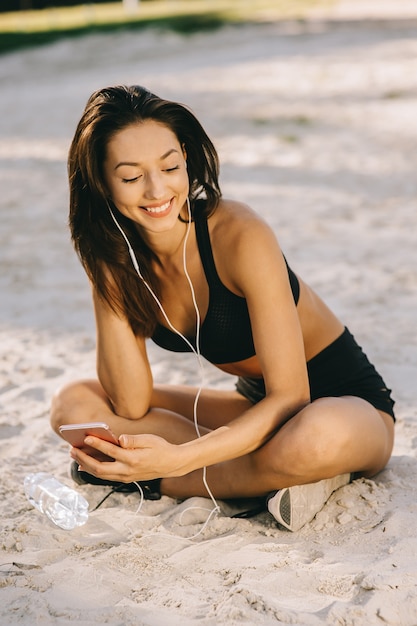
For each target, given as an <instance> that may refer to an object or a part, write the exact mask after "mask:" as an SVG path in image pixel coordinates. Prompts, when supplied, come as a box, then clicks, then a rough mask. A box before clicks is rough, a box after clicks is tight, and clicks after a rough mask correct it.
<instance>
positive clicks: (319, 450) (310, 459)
mask: <svg viewBox="0 0 417 626" xmlns="http://www.w3.org/2000/svg"><path fill="white" fill-rule="evenodd" d="M195 393H196V390H195V389H193V388H190V387H186V386H183V387H174V386H159V387H156V388H155V391H154V396H153V400H152V406H153V407H154V408H151V410H150V411H149V413H148V414H147V415H146V416H145V417H143V418H140V419H137V420H132V419H126V418H123V417H120V416H118V415H116V414H115V413H114V412H113V410H112V407H111V405H110V403H109V401H108V399H107V397H106V395H105V393H104V391H103V389H102V387H101V386H100V384H99V383H98V382H97V381H92V380H88V381H80V382H77V383H71V384H70V385H67V386H66V387H64V388H63V389H61V390H60V391H59V392H58V393H57V394H56V396H55V397H54V399H53V402H52V410H51V424H52V427H53V429H54V430H55V431H56V432H58V427H59V426H60V425H61V424H64V423H77V422H78V423H80V422H89V421H104V422H106V423H108V424H109V426H110V428H111V429H112V430H113V432H114V433H115V434H116V435H121V434H123V433H125V434H140V433H152V434H156V435H160V436H162V437H164V438H165V439H167V440H168V441H170V442H172V443H183V442H185V441H190V440H191V439H194V438H195V437H196V431H195V427H194V424H193V421H192V420H193V405H194V398H195ZM249 407H250V403H249V401H248V400H246V399H245V398H243V397H242V396H241V395H240V394H239V393H237V392H235V391H223V390H205V391H203V392H202V394H201V397H200V400H199V403H198V410H197V412H198V423H199V427H200V431H201V433H202V434H203V433H204V432H207V430H208V429H213V428H217V427H218V426H220V425H222V424H226V423H228V422H229V421H231V420H232V419H234V418H235V417H237V416H238V415H240V414H241V413H242V412H243V411H244V410H245V409H248V408H249ZM393 441H394V425H393V420H392V418H391V417H390V416H389V415H387V414H385V413H382V412H379V411H377V410H376V409H375V408H374V407H372V406H371V405H370V404H369V403H367V402H366V401H364V400H362V399H360V398H356V397H351V396H349V397H342V398H321V399H319V400H316V401H315V402H313V403H311V404H309V405H308V406H306V407H305V408H304V409H303V410H302V411H300V412H299V413H298V414H297V415H295V416H294V417H293V418H292V419H291V420H289V421H288V422H287V423H286V424H285V425H284V426H282V428H280V429H279V430H278V431H277V432H276V434H275V435H273V436H272V437H271V439H270V440H269V441H268V442H267V443H266V444H265V445H264V446H262V447H261V448H259V449H258V450H256V451H255V452H252V453H251V454H249V455H246V456H242V457H240V458H238V459H233V460H231V461H227V462H224V463H220V464H217V465H213V466H211V467H209V468H208V469H207V480H208V484H209V486H210V489H211V490H212V492H213V494H214V496H215V497H217V498H223V499H226V498H240V497H255V496H262V495H265V494H267V493H268V492H270V491H273V490H277V489H282V488H283V487H290V486H292V485H299V484H306V483H311V482H317V481H319V480H321V479H323V478H330V477H333V476H336V475H339V474H344V473H350V472H359V473H362V475H363V476H368V477H369V476H373V475H374V474H376V473H377V472H378V471H380V470H382V469H383V467H384V466H385V465H386V463H387V462H388V460H389V458H390V455H391V452H392V447H393ZM161 492H162V493H163V494H165V495H168V496H171V497H176V498H181V499H183V498H187V497H190V496H198V495H200V496H205V495H207V492H206V490H205V487H204V485H203V481H202V471H201V470H197V471H195V472H192V473H190V474H187V475H186V476H182V477H179V478H166V479H163V480H162V481H161Z"/></svg>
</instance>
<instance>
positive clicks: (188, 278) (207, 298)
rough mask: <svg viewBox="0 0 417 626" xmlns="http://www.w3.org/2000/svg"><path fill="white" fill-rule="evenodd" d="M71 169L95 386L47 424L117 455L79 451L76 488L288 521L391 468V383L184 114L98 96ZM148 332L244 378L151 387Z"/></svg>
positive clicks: (130, 97) (139, 100) (147, 98)
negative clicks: (229, 194) (221, 175)
mask: <svg viewBox="0 0 417 626" xmlns="http://www.w3.org/2000/svg"><path fill="white" fill-rule="evenodd" d="M69 174H70V226H71V233H72V238H73V242H74V245H75V248H76V250H77V252H78V254H79V256H80V258H81V261H82V263H83V266H84V268H85V270H86V272H87V274H88V276H89V278H90V281H91V286H92V293H93V303H94V308H95V315H96V325H97V373H98V380H87V381H78V382H75V383H72V384H69V385H67V386H66V387H65V388H64V389H61V390H60V391H59V392H58V393H57V394H56V396H55V398H54V401H53V406H52V426H53V428H54V429H55V430H56V432H59V428H60V426H61V425H63V424H65V423H72V424H76V423H80V422H85V421H86V418H88V419H89V420H91V421H97V420H100V421H104V422H107V424H108V425H109V426H110V428H111V430H112V431H113V432H114V433H115V435H116V437H118V442H119V444H120V445H115V444H113V443H110V442H108V441H101V440H100V439H98V438H97V437H91V436H89V437H87V438H86V440H85V444H86V445H88V446H90V447H92V448H95V449H96V450H98V451H99V452H101V453H103V454H105V455H107V456H109V457H111V458H112V459H114V461H112V462H101V461H99V460H97V458H94V457H93V456H89V455H88V454H86V452H85V450H82V449H75V448H73V450H72V453H71V454H72V457H73V459H74V460H75V462H76V463H75V465H74V468H73V469H74V471H73V476H74V478H75V479H76V480H77V481H78V482H83V481H84V482H90V483H94V484H115V483H116V484H120V483H124V484H125V483H126V484H132V483H139V484H140V485H141V486H142V488H143V489H144V491H145V493H148V494H151V495H152V497H155V493H156V494H157V496H159V494H161V493H162V494H166V495H170V496H173V497H176V498H186V497H190V496H197V495H206V494H207V490H208V489H209V493H210V494H214V496H215V497H218V498H227V499H231V498H242V497H248V498H253V497H258V498H260V500H261V501H262V502H263V503H264V505H265V506H266V505H267V506H268V509H269V511H270V512H271V513H272V514H273V515H274V517H275V518H276V519H277V521H278V522H279V523H280V524H281V525H283V526H285V527H286V528H288V529H290V530H297V529H298V528H300V527H301V526H302V525H303V524H304V523H306V522H308V521H309V520H311V519H312V517H313V516H314V515H315V513H316V512H317V511H318V510H319V509H320V508H321V507H322V506H323V504H324V503H325V501H326V499H327V498H328V496H329V495H330V494H331V493H332V491H333V490H335V489H337V488H339V487H341V486H343V485H345V484H346V483H347V482H349V480H350V479H351V476H352V474H356V475H358V476H372V475H373V474H375V473H376V472H378V471H379V470H381V469H382V468H383V467H384V466H385V464H386V463H387V461H388V459H389V457H390V455H391V451H392V446H393V433H394V413H393V404H394V402H393V400H392V399H391V396H390V390H389V389H388V388H387V387H386V385H385V383H384V381H383V380H382V378H381V376H380V375H379V374H378V373H377V371H376V370H375V368H374V366H373V365H372V364H371V363H370V362H369V361H368V359H367V357H366V355H365V354H364V353H363V352H362V349H361V348H360V347H359V346H358V345H357V343H356V341H355V339H354V338H353V336H352V335H351V334H350V332H349V331H348V329H347V328H345V327H344V325H343V324H342V322H341V321H340V320H339V319H338V318H337V317H336V316H335V315H334V314H333V313H332V312H331V311H330V310H329V308H328V307H327V306H326V305H325V303H324V302H323V301H322V300H321V299H320V298H319V296H318V295H317V294H316V293H315V292H314V291H313V290H312V289H311V288H310V287H309V286H308V285H307V283H305V282H304V281H303V280H302V279H301V278H300V277H299V276H296V275H295V273H294V272H293V271H292V270H291V268H290V267H289V266H288V265H287V263H286V260H285V257H284V255H283V253H282V251H281V249H280V246H279V244H278V241H277V238H276V236H275V233H274V232H272V230H271V229H270V228H269V227H268V225H267V224H265V222H264V221H263V220H262V219H261V218H260V217H259V216H258V215H257V214H256V213H255V212H254V211H252V210H251V209H250V208H249V207H248V206H246V205H244V204H242V203H240V202H236V201H232V200H226V199H224V198H222V196H221V193H220V188H219V184H218V160H217V154H216V151H215V148H214V146H213V144H212V142H211V141H210V139H209V138H208V137H207V135H206V133H205V131H204V129H203V128H202V126H201V124H200V123H199V122H198V120H197V119H196V118H195V116H194V115H193V114H192V113H191V112H190V111H189V110H188V109H187V108H186V107H184V106H183V105H180V104H177V103H174V102H169V101H166V100H163V99H161V98H159V97H157V96H155V95H154V94H151V93H150V92H148V91H147V90H146V89H144V88H142V87H135V86H134V87H123V86H122V87H110V88H107V89H103V90H100V91H98V92H96V93H94V94H93V95H92V96H91V98H90V99H89V101H88V103H87V106H86V109H85V111H84V114H83V116H82V118H81V120H80V122H79V125H78V127H77V130H76V133H75V136H74V139H73V142H72V145H71V149H70V154H69ZM149 338H151V339H153V340H154V341H155V342H156V343H158V344H159V345H160V346H162V347H163V348H166V349H168V350H172V351H194V352H195V353H196V354H197V355H198V356H199V355H200V354H201V355H202V356H204V357H205V358H206V359H208V360H209V361H210V362H211V363H213V364H214V365H215V366H216V367H218V368H220V369H222V370H223V371H224V372H227V373H229V374H231V375H237V376H239V378H238V381H237V384H236V389H235V390H233V391H225V390H213V389H199V390H196V389H193V388H188V387H185V386H181V387H179V386H161V385H154V383H153V377H152V371H151V367H150V364H149V361H148V357H147V351H146V340H147V339H149ZM197 421H198V425H197ZM78 466H80V468H81V471H80V472H79V471H78V470H77V467H78ZM207 481H208V482H207ZM208 485H209V486H210V487H208Z"/></svg>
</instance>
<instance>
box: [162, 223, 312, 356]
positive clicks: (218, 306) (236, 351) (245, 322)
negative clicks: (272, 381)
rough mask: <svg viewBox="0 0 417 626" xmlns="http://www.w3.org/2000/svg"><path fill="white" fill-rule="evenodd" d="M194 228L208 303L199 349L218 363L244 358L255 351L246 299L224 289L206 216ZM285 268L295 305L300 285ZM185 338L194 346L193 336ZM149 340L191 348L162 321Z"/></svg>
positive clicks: (179, 348) (183, 349)
mask: <svg viewBox="0 0 417 626" xmlns="http://www.w3.org/2000/svg"><path fill="white" fill-rule="evenodd" d="M195 230H196V237H197V245H198V250H199V253H200V258H201V262H202V264H203V269H204V273H205V275H206V279H207V283H208V286H209V306H208V310H207V314H206V317H205V319H204V321H203V323H202V325H201V328H200V352H201V354H202V355H203V356H204V357H205V358H206V359H207V360H208V361H210V362H211V363H213V364H217V365H221V364H224V363H235V362H238V361H243V360H245V359H248V358H250V357H252V356H254V354H255V347H254V345H253V336H252V328H251V323H250V318H249V312H248V307H247V304H246V300H245V298H242V297H240V296H237V295H236V294H234V293H232V292H231V291H230V290H229V289H227V287H225V286H224V285H223V283H222V282H221V280H220V278H219V275H218V274H217V270H216V266H215V263H214V258H213V252H212V249H211V242H210V234H209V230H208V224H207V219H206V218H205V217H201V216H198V217H196V221H195ZM285 262H286V261H285ZM286 263H287V262H286ZM287 269H288V278H289V281H290V285H291V290H292V293H293V297H294V301H295V303H296V304H297V302H298V298H299V294H300V285H299V282H298V278H297V276H296V275H295V274H294V272H293V271H292V270H291V268H290V267H289V266H288V264H287ZM187 339H188V340H189V341H190V343H191V345H192V346H193V347H194V348H196V345H195V337H192V338H191V337H187ZM152 340H153V341H154V342H155V343H156V344H158V345H159V346H161V347H162V348H165V349H167V350H171V351H172V352H191V348H190V347H189V346H188V345H187V344H186V343H185V341H184V340H183V339H182V338H181V337H180V336H179V335H177V334H176V333H175V332H174V331H172V330H170V329H169V328H167V327H166V326H162V324H158V326H157V327H156V330H155V332H154V334H153V336H152Z"/></svg>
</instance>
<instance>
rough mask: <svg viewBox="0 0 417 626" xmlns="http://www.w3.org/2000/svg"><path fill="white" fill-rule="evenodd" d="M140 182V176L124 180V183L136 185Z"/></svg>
mask: <svg viewBox="0 0 417 626" xmlns="http://www.w3.org/2000/svg"><path fill="white" fill-rule="evenodd" d="M137 180H139V176H135V178H122V183H134V182H136V181H137Z"/></svg>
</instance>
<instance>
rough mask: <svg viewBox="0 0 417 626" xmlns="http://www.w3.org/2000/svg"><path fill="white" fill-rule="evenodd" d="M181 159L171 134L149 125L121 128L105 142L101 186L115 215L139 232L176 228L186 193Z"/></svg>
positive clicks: (174, 136)
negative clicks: (116, 209) (104, 181)
mask: <svg viewBox="0 0 417 626" xmlns="http://www.w3.org/2000/svg"><path fill="white" fill-rule="evenodd" d="M185 157H186V155H185V152H184V150H183V148H182V147H181V145H180V143H179V141H178V139H177V137H176V135H175V134H174V133H173V132H172V131H171V129H170V128H168V127H167V126H165V125H164V124H161V123H159V122H155V121H153V120H147V121H145V122H141V123H138V124H133V125H131V126H127V127H126V128H124V129H123V130H121V131H119V132H118V133H116V134H115V135H113V137H112V138H111V139H110V141H109V143H108V144H107V155H106V159H105V162H104V175H105V180H106V185H107V188H108V191H109V193H110V197H111V199H112V201H113V202H114V204H115V205H116V207H117V208H118V210H119V211H120V212H121V213H122V214H123V215H125V216H126V217H128V218H129V219H131V220H133V221H134V222H135V223H136V224H137V226H138V227H139V229H140V230H142V229H144V230H145V231H147V232H149V233H157V232H164V231H167V230H169V229H170V228H173V227H174V225H175V224H177V222H178V215H179V214H180V212H181V210H182V209H183V207H184V204H185V202H186V199H187V196H188V191H189V183H188V175H187V169H186V162H185ZM185 216H186V215H185Z"/></svg>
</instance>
